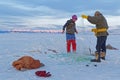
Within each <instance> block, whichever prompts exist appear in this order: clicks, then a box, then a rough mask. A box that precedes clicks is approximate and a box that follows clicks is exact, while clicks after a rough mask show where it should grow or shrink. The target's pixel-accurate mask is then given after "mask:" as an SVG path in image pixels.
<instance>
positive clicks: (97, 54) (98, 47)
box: [91, 36, 102, 62]
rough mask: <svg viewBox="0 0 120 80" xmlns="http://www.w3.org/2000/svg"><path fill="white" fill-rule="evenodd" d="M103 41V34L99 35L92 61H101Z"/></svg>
mask: <svg viewBox="0 0 120 80" xmlns="http://www.w3.org/2000/svg"><path fill="white" fill-rule="evenodd" d="M101 41H102V38H101V36H99V37H97V44H96V53H95V59H92V60H91V62H101V61H100V51H101Z"/></svg>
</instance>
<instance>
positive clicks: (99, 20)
mask: <svg viewBox="0 0 120 80" xmlns="http://www.w3.org/2000/svg"><path fill="white" fill-rule="evenodd" d="M87 20H88V21H89V22H90V23H92V24H95V25H96V29H101V28H106V29H108V24H107V21H106V19H105V17H104V16H103V15H102V14H101V13H100V14H99V15H98V16H88V18H87ZM95 35H96V36H107V35H108V32H107V31H105V32H98V33H97V34H95Z"/></svg>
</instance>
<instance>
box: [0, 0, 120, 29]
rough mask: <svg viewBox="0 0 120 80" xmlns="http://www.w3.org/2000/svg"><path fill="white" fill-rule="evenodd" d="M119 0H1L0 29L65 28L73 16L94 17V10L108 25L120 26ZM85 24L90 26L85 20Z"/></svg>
mask: <svg viewBox="0 0 120 80" xmlns="http://www.w3.org/2000/svg"><path fill="white" fill-rule="evenodd" d="M119 3H120V1H119V0H75V1H72V0H4V1H3V0H1V1H0V29H13V28H33V27H42V26H45V25H50V26H51V25H64V23H65V21H66V20H67V19H69V18H71V16H72V15H73V14H76V15H77V16H78V17H79V20H78V22H77V23H78V24H79V25H81V24H80V21H81V19H80V18H81V17H80V16H81V14H86V15H93V14H94V12H95V11H96V10H99V11H100V12H102V13H103V15H105V17H106V18H107V19H108V22H109V23H110V25H111V26H112V25H120V24H119V23H118V19H120V6H119ZM86 24H89V23H88V22H87V21H86Z"/></svg>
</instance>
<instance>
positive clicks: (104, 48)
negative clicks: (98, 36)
mask: <svg viewBox="0 0 120 80" xmlns="http://www.w3.org/2000/svg"><path fill="white" fill-rule="evenodd" d="M102 40H103V42H102V46H101V48H102V52H105V53H106V40H107V36H103V37H102Z"/></svg>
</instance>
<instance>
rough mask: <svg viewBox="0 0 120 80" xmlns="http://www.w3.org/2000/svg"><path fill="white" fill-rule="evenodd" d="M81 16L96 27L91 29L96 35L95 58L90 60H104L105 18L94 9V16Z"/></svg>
mask: <svg viewBox="0 0 120 80" xmlns="http://www.w3.org/2000/svg"><path fill="white" fill-rule="evenodd" d="M81 17H82V18H84V19H87V20H88V21H89V22H90V23H92V24H95V25H96V28H94V29H92V32H94V33H95V36H96V37H97V44H96V51H95V59H92V60H91V62H101V59H103V60H105V56H106V40H107V36H108V32H107V30H108V24H107V20H106V19H105V17H104V16H103V15H102V13H100V12H99V11H96V12H95V14H94V16H87V15H82V16H81Z"/></svg>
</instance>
